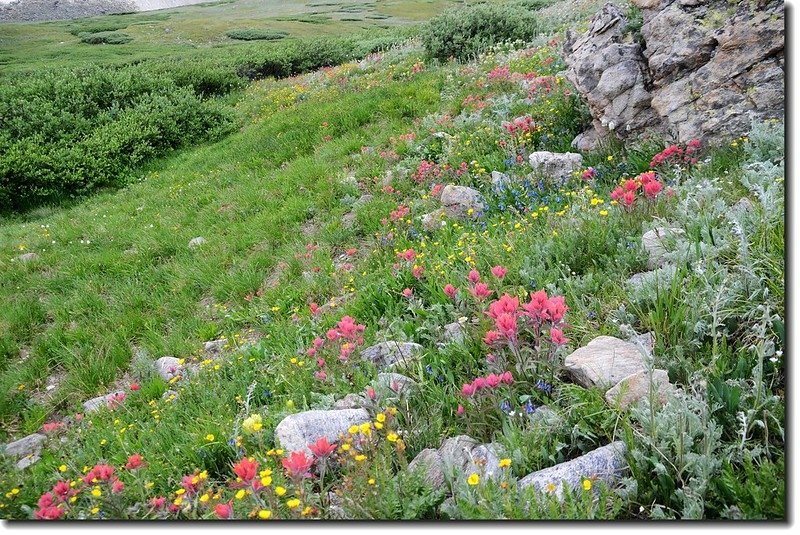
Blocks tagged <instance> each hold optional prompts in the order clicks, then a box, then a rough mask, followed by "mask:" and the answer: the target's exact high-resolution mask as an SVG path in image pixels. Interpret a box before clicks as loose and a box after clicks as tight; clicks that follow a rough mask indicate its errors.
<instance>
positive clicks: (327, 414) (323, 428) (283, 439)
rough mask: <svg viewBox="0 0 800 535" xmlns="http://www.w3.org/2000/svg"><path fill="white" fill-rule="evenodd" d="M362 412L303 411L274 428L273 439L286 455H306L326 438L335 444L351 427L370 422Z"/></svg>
mask: <svg viewBox="0 0 800 535" xmlns="http://www.w3.org/2000/svg"><path fill="white" fill-rule="evenodd" d="M369 421H370V417H369V413H368V412H367V411H366V410H365V409H340V410H330V411H320V410H314V411H306V412H300V413H297V414H292V415H290V416H287V417H286V418H284V419H283V420H281V422H280V423H279V424H278V426H277V427H276V428H275V439H276V440H277V442H278V443H280V445H281V446H282V447H283V448H284V449H285V450H287V451H290V452H291V451H306V452H309V451H310V450H309V449H308V445H309V444H311V443H313V442H316V441H317V440H319V439H320V438H322V437H325V438H327V439H328V441H330V442H338V441H339V436H340V435H343V434H345V433H347V430H348V429H349V428H350V426H351V425H359V424H363V423H365V422H369Z"/></svg>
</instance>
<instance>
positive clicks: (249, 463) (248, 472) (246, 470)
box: [233, 457, 258, 483]
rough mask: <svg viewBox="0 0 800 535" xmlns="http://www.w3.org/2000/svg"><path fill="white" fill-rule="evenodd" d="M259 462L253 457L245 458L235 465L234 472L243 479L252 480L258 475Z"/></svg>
mask: <svg viewBox="0 0 800 535" xmlns="http://www.w3.org/2000/svg"><path fill="white" fill-rule="evenodd" d="M257 470H258V462H257V461H255V460H253V459H248V458H246V457H245V458H243V459H241V460H240V461H239V462H238V463H236V464H235V465H233V472H234V473H235V474H236V475H237V476H239V477H240V478H242V481H246V482H248V483H249V482H250V481H252V480H253V478H254V477H256V471H257Z"/></svg>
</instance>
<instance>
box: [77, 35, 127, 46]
mask: <svg viewBox="0 0 800 535" xmlns="http://www.w3.org/2000/svg"><path fill="white" fill-rule="evenodd" d="M79 37H80V39H81V42H82V43H86V44H88V45H124V44H125V43H130V42H131V41H133V37H131V36H130V35H128V34H127V33H122V32H97V33H82V34H79Z"/></svg>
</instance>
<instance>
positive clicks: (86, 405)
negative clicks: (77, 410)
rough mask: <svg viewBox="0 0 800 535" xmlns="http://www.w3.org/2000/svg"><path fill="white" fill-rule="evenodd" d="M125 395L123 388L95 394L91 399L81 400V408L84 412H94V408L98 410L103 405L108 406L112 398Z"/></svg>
mask: <svg viewBox="0 0 800 535" xmlns="http://www.w3.org/2000/svg"><path fill="white" fill-rule="evenodd" d="M125 395H126V394H125V391H124V390H117V391H115V392H111V393H109V394H106V395H104V396H97V397H95V398H92V399H90V400H88V401H84V402H83V410H84V412H87V413H88V412H94V411H96V410H100V409H101V408H103V407H108V406H109V402H111V401H113V400H114V399H116V398H118V397H121V398H124V397H125Z"/></svg>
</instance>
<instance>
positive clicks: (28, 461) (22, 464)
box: [17, 454, 41, 470]
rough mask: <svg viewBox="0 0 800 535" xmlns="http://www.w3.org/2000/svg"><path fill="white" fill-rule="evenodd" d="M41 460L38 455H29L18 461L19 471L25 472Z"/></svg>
mask: <svg viewBox="0 0 800 535" xmlns="http://www.w3.org/2000/svg"><path fill="white" fill-rule="evenodd" d="M39 459H41V457H40V456H39V455H38V454H34V455H29V456H27V457H23V458H22V459H20V460H19V461H17V470H25V469H26V468H28V467H29V466H30V465H32V464H34V463H36V462H38V461H39Z"/></svg>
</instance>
